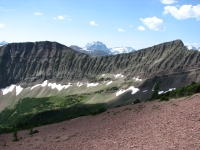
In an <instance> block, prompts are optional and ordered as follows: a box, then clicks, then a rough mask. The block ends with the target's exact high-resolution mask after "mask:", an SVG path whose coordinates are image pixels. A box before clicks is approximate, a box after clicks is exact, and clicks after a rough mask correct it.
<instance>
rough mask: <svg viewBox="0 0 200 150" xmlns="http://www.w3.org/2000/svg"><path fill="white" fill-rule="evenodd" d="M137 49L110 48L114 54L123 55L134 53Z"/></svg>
mask: <svg viewBox="0 0 200 150" xmlns="http://www.w3.org/2000/svg"><path fill="white" fill-rule="evenodd" d="M134 51H135V49H133V48H132V47H114V48H110V52H111V53H112V54H114V55H115V54H122V53H131V52H134Z"/></svg>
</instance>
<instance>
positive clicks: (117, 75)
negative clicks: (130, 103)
mask: <svg viewBox="0 0 200 150" xmlns="http://www.w3.org/2000/svg"><path fill="white" fill-rule="evenodd" d="M114 76H115V78H118V77H121V78H123V77H124V75H122V74H116V75H114Z"/></svg>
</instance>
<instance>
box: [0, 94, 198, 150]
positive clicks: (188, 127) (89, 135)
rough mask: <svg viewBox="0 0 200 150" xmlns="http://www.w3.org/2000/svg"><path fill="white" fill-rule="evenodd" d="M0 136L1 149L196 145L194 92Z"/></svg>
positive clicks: (147, 149)
mask: <svg viewBox="0 0 200 150" xmlns="http://www.w3.org/2000/svg"><path fill="white" fill-rule="evenodd" d="M35 129H37V130H38V131H39V133H36V134H33V135H31V136H30V135H29V131H28V130H24V131H19V132H18V137H19V138H20V140H19V141H17V142H12V138H13V136H12V133H10V134H2V135H0V149H5V150H22V149H23V150H26V149H27V150H32V149H41V150H43V149H45V150H47V149H48V150H65V149H69V150H94V149H95V150H104V149H111V150H114V149H115V150H118V149H124V150H129V149H135V150H157V149H158V150H162V149H167V150H173V149H187V150H188V149H191V150H200V94H196V95H193V96H191V97H184V98H179V99H172V100H170V101H167V102H159V101H153V102H144V103H140V104H136V105H128V106H123V107H119V108H114V109H110V110H107V111H106V112H104V113H102V114H99V115H96V116H86V117H80V118H76V119H73V120H70V121H64V122H61V123H57V124H52V125H47V126H42V127H38V128H35Z"/></svg>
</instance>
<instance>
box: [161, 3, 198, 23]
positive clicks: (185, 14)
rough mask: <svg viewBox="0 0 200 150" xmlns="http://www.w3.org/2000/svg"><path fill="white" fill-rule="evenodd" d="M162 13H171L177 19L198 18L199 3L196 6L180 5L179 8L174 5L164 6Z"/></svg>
mask: <svg viewBox="0 0 200 150" xmlns="http://www.w3.org/2000/svg"><path fill="white" fill-rule="evenodd" d="M163 13H164V14H171V15H172V16H173V17H175V18H176V19H178V20H183V19H189V18H196V19H197V20H200V4H198V5H196V6H192V5H182V6H181V7H180V8H179V9H178V8H177V7H175V6H165V7H164V12H163Z"/></svg>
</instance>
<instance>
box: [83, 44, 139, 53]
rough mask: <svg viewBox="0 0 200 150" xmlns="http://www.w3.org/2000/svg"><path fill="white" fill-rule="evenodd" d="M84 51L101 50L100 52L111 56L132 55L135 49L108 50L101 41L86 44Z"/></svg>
mask: <svg viewBox="0 0 200 150" xmlns="http://www.w3.org/2000/svg"><path fill="white" fill-rule="evenodd" d="M83 50H85V51H91V50H100V51H104V52H107V53H109V54H111V55H116V54H122V53H130V52H134V51H135V49H133V48H132V47H114V48H107V46H106V45H105V44H104V43H102V42H100V41H97V42H91V43H88V44H86V46H85V47H83Z"/></svg>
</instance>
